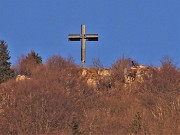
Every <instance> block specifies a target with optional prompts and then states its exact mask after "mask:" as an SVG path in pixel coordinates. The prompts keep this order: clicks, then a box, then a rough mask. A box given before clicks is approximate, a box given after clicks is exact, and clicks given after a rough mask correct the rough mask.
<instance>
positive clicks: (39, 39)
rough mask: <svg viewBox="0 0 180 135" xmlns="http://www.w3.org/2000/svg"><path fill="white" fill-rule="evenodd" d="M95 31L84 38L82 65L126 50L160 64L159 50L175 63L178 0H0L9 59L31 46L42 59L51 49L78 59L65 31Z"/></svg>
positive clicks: (1, 33)
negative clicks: (90, 37)
mask: <svg viewBox="0 0 180 135" xmlns="http://www.w3.org/2000/svg"><path fill="white" fill-rule="evenodd" d="M81 24H85V25H86V28H87V29H86V32H87V33H89V34H91V33H97V34H99V41H98V42H87V44H86V52H87V53H86V66H89V65H91V63H92V59H93V58H99V59H100V60H101V62H102V64H103V65H104V66H105V67H109V66H111V65H112V64H113V63H114V62H115V61H116V60H117V59H118V58H120V57H122V56H128V57H131V58H133V59H135V60H136V61H138V62H139V63H140V64H144V65H154V66H158V65H160V60H161V59H162V58H163V57H164V56H169V57H171V58H172V59H173V60H174V62H175V63H176V62H178V66H179V65H180V1H179V0H111V1H110V0H0V39H1V40H5V41H6V42H7V44H8V45H9V51H10V55H11V62H12V63H13V64H14V63H15V62H16V60H17V57H19V56H21V55H22V54H27V53H29V52H30V51H31V50H35V52H37V53H38V54H39V55H40V56H41V57H42V58H43V62H45V61H46V60H47V58H49V57H50V56H52V55H54V54H58V55H61V56H63V57H65V58H67V57H69V56H71V57H73V58H74V60H75V62H76V64H78V65H81V61H80V45H81V43H80V42H68V34H80V26H81Z"/></svg>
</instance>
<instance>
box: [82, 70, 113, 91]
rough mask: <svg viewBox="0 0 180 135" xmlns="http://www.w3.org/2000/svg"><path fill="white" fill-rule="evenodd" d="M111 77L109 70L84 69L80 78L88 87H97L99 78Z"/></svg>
mask: <svg viewBox="0 0 180 135" xmlns="http://www.w3.org/2000/svg"><path fill="white" fill-rule="evenodd" d="M110 75H111V69H109V68H104V69H96V68H84V69H83V70H82V74H81V76H82V77H84V78H85V81H86V82H87V84H88V86H91V87H94V88H95V87H97V85H98V83H99V80H100V79H101V78H105V77H109V76H110Z"/></svg>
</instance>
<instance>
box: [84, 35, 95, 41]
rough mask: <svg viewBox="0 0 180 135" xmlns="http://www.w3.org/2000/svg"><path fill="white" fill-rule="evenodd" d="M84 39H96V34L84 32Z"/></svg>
mask: <svg viewBox="0 0 180 135" xmlns="http://www.w3.org/2000/svg"><path fill="white" fill-rule="evenodd" d="M85 39H86V40H87V41H98V34H86V35H85Z"/></svg>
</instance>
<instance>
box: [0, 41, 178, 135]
mask: <svg viewBox="0 0 180 135" xmlns="http://www.w3.org/2000/svg"><path fill="white" fill-rule="evenodd" d="M9 60H10V52H9V51H8V45H7V44H6V43H5V42H4V41H0V134H2V135H31V134H33V135H178V134H180V68H179V67H178V66H176V64H174V63H173V60H171V59H170V58H168V57H166V58H163V59H162V61H161V66H160V69H161V70H160V71H159V72H157V73H156V74H154V75H153V76H152V78H150V79H146V80H145V81H144V82H142V83H133V84H132V85H130V86H129V87H124V81H123V80H124V75H123V74H124V73H123V71H124V69H125V68H127V67H131V66H132V63H131V62H132V61H134V60H133V59H132V58H128V57H122V58H119V59H117V61H116V62H115V63H114V64H112V66H111V67H110V69H111V71H112V73H111V75H110V76H109V77H108V79H104V78H101V79H100V80H99V83H98V85H97V87H96V88H93V87H89V86H88V85H87V84H86V82H85V81H84V78H83V77H81V76H80V72H81V70H82V69H81V67H80V66H78V65H76V64H75V63H74V61H73V59H72V58H63V57H61V56H59V55H53V56H51V57H49V58H48V59H47V60H46V62H45V63H42V58H41V56H39V54H38V53H36V52H35V51H31V52H30V53H29V54H27V55H22V56H20V57H19V58H18V60H17V62H16V64H14V65H12V64H11V63H10V62H9ZM136 63H138V62H136ZM151 67H153V66H151ZM92 68H102V64H101V63H100V61H99V60H94V62H93V66H92ZM19 74H21V75H25V76H27V77H29V78H30V79H27V80H23V81H18V82H17V81H16V79H15V78H16V76H17V75H19ZM109 84H110V85H109Z"/></svg>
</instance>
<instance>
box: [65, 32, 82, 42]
mask: <svg viewBox="0 0 180 135" xmlns="http://www.w3.org/2000/svg"><path fill="white" fill-rule="evenodd" d="M68 40H69V41H80V40H81V35H80V34H69V35H68Z"/></svg>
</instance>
